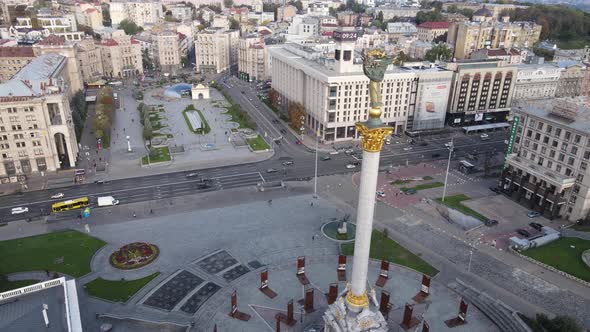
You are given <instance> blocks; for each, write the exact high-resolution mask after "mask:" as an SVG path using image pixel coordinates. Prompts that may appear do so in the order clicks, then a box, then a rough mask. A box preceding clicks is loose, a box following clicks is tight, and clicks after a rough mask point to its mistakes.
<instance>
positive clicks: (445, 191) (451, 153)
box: [441, 137, 455, 202]
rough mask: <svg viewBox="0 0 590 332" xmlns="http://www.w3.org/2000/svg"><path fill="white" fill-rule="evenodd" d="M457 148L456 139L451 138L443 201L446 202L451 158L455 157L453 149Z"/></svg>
mask: <svg viewBox="0 0 590 332" xmlns="http://www.w3.org/2000/svg"><path fill="white" fill-rule="evenodd" d="M454 148H455V141H454V137H451V145H450V146H449V160H447V173H446V174H445V186H444V188H443V195H442V199H441V200H442V201H443V202H444V201H445V196H446V195H447V180H448V179H449V168H450V167H451V156H452V155H453V149H454Z"/></svg>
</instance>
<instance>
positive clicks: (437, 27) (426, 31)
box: [416, 22, 450, 43]
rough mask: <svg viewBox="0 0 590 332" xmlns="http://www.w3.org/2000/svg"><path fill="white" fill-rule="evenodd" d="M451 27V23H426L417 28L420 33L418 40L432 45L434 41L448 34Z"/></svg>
mask: <svg viewBox="0 0 590 332" xmlns="http://www.w3.org/2000/svg"><path fill="white" fill-rule="evenodd" d="M449 26H450V23H449V22H424V23H422V24H420V25H418V26H417V27H416V28H417V31H418V40H420V41H424V42H429V43H430V42H432V41H434V39H435V38H438V37H441V36H443V35H444V34H445V33H448V32H449ZM443 38H444V37H443Z"/></svg>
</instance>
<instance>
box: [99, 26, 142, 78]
mask: <svg viewBox="0 0 590 332" xmlns="http://www.w3.org/2000/svg"><path fill="white" fill-rule="evenodd" d="M99 47H100V49H101V56H102V67H103V70H104V76H108V77H117V78H121V77H132V76H136V75H140V74H142V73H143V59H142V57H141V45H140V44H139V42H138V41H137V40H135V39H133V38H131V37H129V36H126V35H125V36H117V37H114V38H113V39H106V40H102V41H101V42H100V44H99Z"/></svg>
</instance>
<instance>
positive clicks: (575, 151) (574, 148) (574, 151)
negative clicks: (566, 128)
mask: <svg viewBox="0 0 590 332" xmlns="http://www.w3.org/2000/svg"><path fill="white" fill-rule="evenodd" d="M570 151H571V153H572V154H578V148H577V147H575V146H572V149H571V150H570Z"/></svg>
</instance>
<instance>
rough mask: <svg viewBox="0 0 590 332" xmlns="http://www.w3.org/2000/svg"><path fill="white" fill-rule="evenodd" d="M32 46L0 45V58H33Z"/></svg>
mask: <svg viewBox="0 0 590 332" xmlns="http://www.w3.org/2000/svg"><path fill="white" fill-rule="evenodd" d="M33 57H35V54H34V53H33V48H32V47H29V46H26V47H23V46H11V47H0V58H33Z"/></svg>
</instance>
